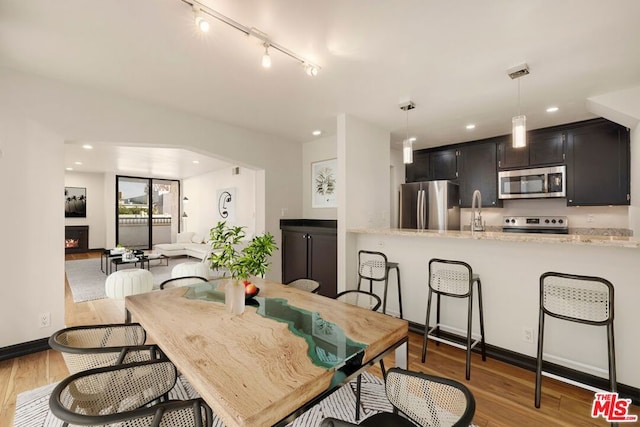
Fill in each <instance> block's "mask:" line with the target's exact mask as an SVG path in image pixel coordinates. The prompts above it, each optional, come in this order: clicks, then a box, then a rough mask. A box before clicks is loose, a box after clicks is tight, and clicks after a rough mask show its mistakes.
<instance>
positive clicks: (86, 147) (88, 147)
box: [82, 144, 93, 150]
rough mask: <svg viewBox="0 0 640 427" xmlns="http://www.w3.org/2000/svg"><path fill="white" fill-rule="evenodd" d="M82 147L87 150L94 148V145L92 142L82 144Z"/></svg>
mask: <svg viewBox="0 0 640 427" xmlns="http://www.w3.org/2000/svg"><path fill="white" fill-rule="evenodd" d="M82 148H84V149H85V150H93V145H90V144H84V145H83V146H82Z"/></svg>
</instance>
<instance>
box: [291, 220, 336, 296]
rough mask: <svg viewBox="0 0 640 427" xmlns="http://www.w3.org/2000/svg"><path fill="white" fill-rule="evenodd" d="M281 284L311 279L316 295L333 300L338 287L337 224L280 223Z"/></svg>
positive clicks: (292, 221) (312, 222)
mask: <svg viewBox="0 0 640 427" xmlns="http://www.w3.org/2000/svg"><path fill="white" fill-rule="evenodd" d="M280 229H281V230H282V248H281V253H282V281H283V282H284V283H289V282H291V281H293V280H296V279H303V278H306V279H313V280H316V281H318V282H319V283H320V290H319V291H318V293H319V294H320V295H324V296H326V297H329V298H334V297H335V296H336V293H337V287H338V284H337V282H338V237H337V221H333V220H304V219H298V220H281V221H280Z"/></svg>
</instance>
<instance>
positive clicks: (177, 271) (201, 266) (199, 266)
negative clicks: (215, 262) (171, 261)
mask: <svg viewBox="0 0 640 427" xmlns="http://www.w3.org/2000/svg"><path fill="white" fill-rule="evenodd" d="M185 276H200V277H204V278H205V279H208V278H209V264H208V263H204V262H183V263H181V264H178V265H176V266H175V267H173V269H172V270H171V278H175V277H185Z"/></svg>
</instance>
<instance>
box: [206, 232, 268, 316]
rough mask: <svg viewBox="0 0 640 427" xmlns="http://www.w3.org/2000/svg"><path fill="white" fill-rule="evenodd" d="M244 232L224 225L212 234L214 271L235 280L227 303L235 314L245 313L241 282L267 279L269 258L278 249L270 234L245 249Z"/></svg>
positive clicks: (210, 237)
mask: <svg viewBox="0 0 640 427" xmlns="http://www.w3.org/2000/svg"><path fill="white" fill-rule="evenodd" d="M244 228H245V227H240V226H228V225H227V223H226V221H220V222H218V224H217V225H216V226H215V227H213V228H212V229H211V230H210V234H209V240H210V242H211V248H212V249H213V251H212V254H211V256H210V257H209V261H210V262H211V268H212V269H225V270H227V271H228V272H229V275H230V276H231V280H230V282H228V283H227V288H226V290H225V292H226V295H225V299H226V302H227V307H228V308H229V310H230V311H231V312H232V313H235V314H239V313H241V312H242V311H243V310H244V298H245V296H244V294H245V290H244V286H243V285H242V284H241V283H240V281H241V280H244V281H247V280H249V278H250V277H252V276H257V277H263V276H264V275H265V273H266V272H267V271H268V270H269V266H270V262H269V259H268V257H270V256H271V255H272V254H273V251H274V250H276V249H278V247H277V245H276V243H275V239H274V237H273V235H272V234H271V233H268V232H267V233H264V234H263V235H260V236H255V237H254V238H253V239H251V241H249V243H247V244H246V245H245V246H244V247H242V248H241V246H243V243H244V239H245V237H246V234H245V232H244ZM240 300H241V301H240Z"/></svg>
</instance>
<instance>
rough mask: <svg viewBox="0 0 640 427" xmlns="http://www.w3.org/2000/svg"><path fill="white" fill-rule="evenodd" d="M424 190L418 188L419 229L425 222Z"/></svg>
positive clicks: (423, 226) (423, 227)
mask: <svg viewBox="0 0 640 427" xmlns="http://www.w3.org/2000/svg"><path fill="white" fill-rule="evenodd" d="M425 196H426V194H425V191H424V190H420V230H424V229H425V226H426V224H425V222H426V218H425V200H424V199H425Z"/></svg>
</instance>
